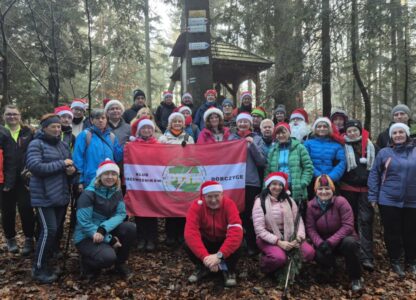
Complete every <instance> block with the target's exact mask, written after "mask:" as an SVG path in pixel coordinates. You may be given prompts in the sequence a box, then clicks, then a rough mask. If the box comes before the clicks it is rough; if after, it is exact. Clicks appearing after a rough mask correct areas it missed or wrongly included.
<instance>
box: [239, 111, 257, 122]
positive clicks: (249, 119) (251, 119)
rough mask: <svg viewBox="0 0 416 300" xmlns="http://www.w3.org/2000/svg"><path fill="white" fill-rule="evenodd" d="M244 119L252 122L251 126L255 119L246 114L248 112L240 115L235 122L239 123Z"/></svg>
mask: <svg viewBox="0 0 416 300" xmlns="http://www.w3.org/2000/svg"><path fill="white" fill-rule="evenodd" d="M243 119H244V120H248V121H250V123H251V124H253V117H252V116H251V115H250V114H249V113H246V112H242V113H239V114H238V116H237V118H236V119H235V121H236V122H238V121H240V120H243Z"/></svg>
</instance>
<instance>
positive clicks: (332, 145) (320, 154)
mask: <svg viewBox="0 0 416 300" xmlns="http://www.w3.org/2000/svg"><path fill="white" fill-rule="evenodd" d="M304 145H305V148H306V150H308V153H309V156H310V157H311V159H312V163H313V176H314V177H318V176H320V175H322V174H326V175H328V176H329V177H331V179H332V180H333V181H334V182H337V181H339V180H340V179H341V177H342V175H343V174H344V171H345V151H344V147H343V146H342V145H341V144H339V143H337V142H335V141H334V140H332V139H331V138H329V137H325V138H321V137H314V138H312V139H308V140H307V141H306V142H305V143H304Z"/></svg>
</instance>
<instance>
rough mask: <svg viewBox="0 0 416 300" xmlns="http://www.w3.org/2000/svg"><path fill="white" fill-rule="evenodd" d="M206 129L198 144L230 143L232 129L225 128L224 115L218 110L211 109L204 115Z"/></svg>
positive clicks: (200, 135) (201, 134)
mask: <svg viewBox="0 0 416 300" xmlns="http://www.w3.org/2000/svg"><path fill="white" fill-rule="evenodd" d="M204 122H205V128H204V129H202V131H201V133H200V134H199V137H198V141H197V143H198V144H210V143H216V142H222V141H228V137H229V136H230V129H228V128H227V127H225V126H224V114H223V112H222V111H221V110H220V109H218V108H216V107H210V108H208V109H207V110H206V111H205V113H204Z"/></svg>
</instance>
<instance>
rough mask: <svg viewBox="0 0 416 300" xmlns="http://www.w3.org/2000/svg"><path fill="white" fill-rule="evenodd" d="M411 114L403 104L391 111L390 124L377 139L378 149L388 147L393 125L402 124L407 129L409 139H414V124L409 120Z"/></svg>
mask: <svg viewBox="0 0 416 300" xmlns="http://www.w3.org/2000/svg"><path fill="white" fill-rule="evenodd" d="M411 117H412V112H411V111H410V108H409V107H408V106H407V105H405V104H398V105H396V106H395V107H393V109H392V110H391V119H392V122H391V123H390V124H389V127H387V128H386V130H384V131H383V132H381V133H380V134H379V136H378V138H377V143H376V144H377V146H378V147H379V149H383V148H384V147H387V146H389V142H390V141H391V139H390V134H389V132H390V127H391V125H393V124H394V123H403V124H406V125H407V126H408V127H409V131H410V138H415V137H416V123H415V122H413V120H412V119H411Z"/></svg>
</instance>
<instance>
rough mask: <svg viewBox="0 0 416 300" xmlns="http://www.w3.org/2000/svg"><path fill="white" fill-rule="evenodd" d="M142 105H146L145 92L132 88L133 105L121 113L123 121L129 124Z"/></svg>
mask: <svg viewBox="0 0 416 300" xmlns="http://www.w3.org/2000/svg"><path fill="white" fill-rule="evenodd" d="M143 107H146V94H145V93H144V92H143V91H142V90H140V89H137V90H134V91H133V105H132V106H131V107H130V108H129V109H127V110H126V111H125V112H124V113H123V119H124V121H126V123H127V124H130V123H131V120H133V118H134V117H135V116H136V115H137V112H138V111H139V110H140V109H141V108H143Z"/></svg>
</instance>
